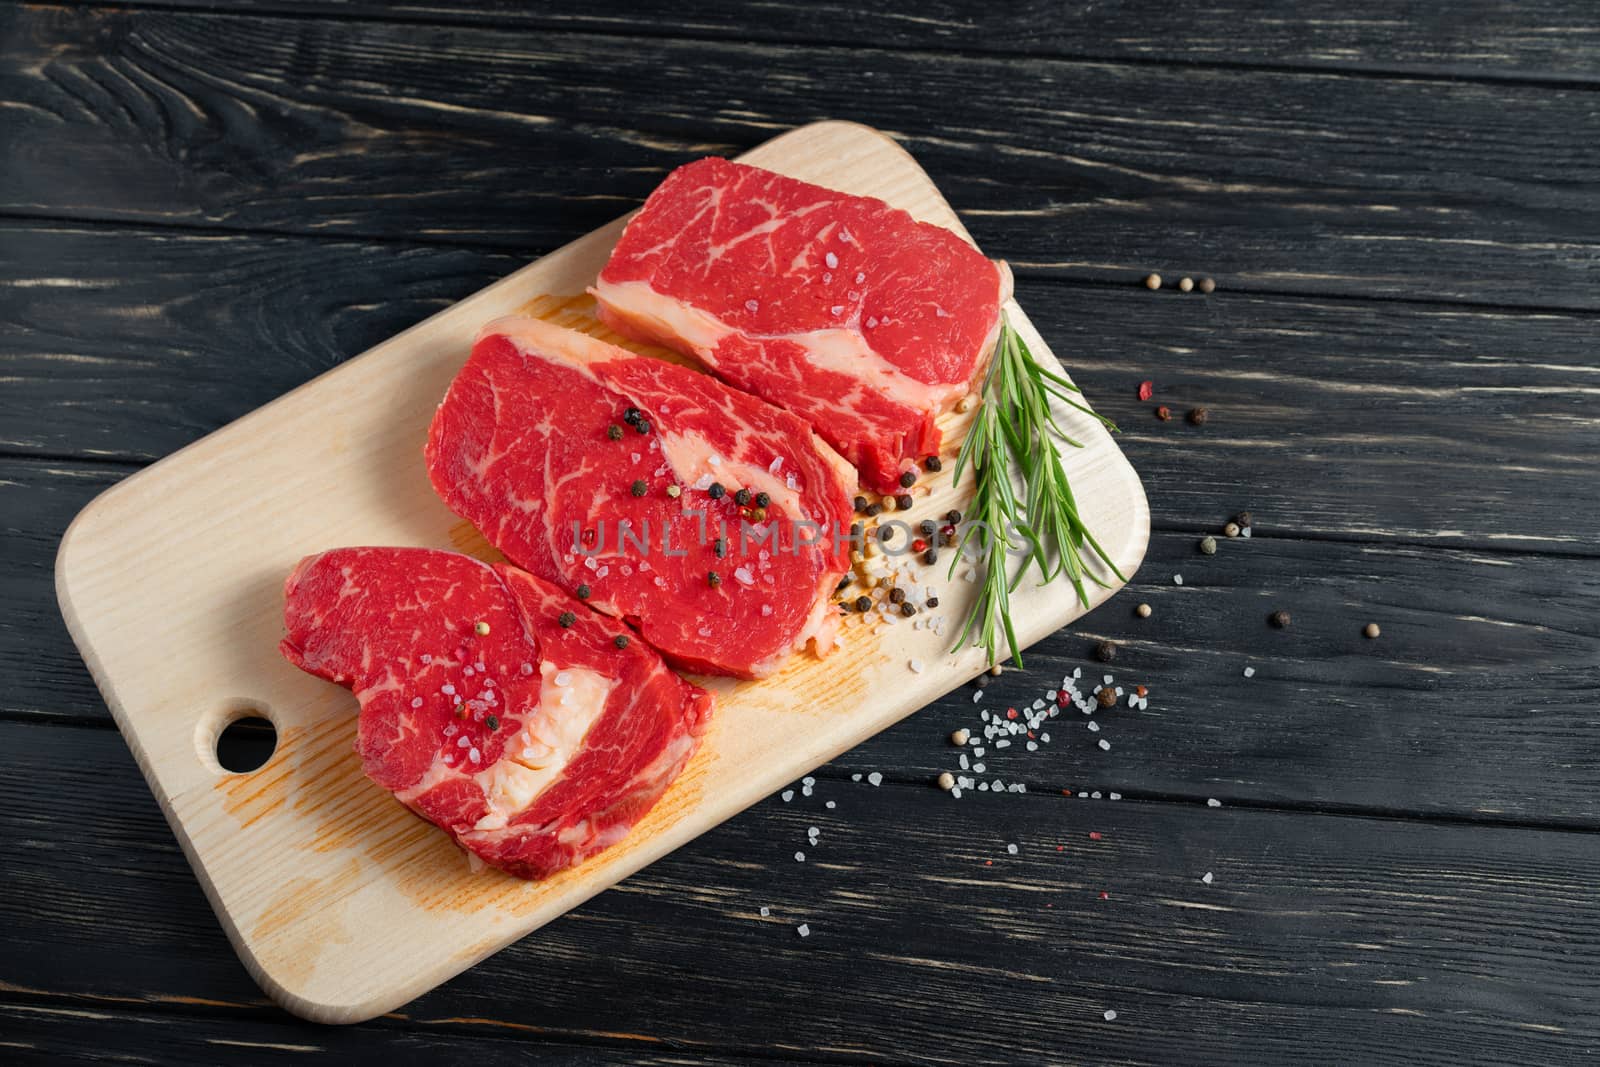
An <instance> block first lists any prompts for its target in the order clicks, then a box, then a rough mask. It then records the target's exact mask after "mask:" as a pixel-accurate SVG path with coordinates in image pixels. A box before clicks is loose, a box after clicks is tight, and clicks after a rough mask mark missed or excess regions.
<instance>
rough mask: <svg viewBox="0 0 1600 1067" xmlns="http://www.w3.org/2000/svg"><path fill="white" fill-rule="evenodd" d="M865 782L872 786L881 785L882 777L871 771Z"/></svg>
mask: <svg viewBox="0 0 1600 1067" xmlns="http://www.w3.org/2000/svg"><path fill="white" fill-rule="evenodd" d="M867 782H868V784H870V785H873V786H879V785H882V784H883V775H881V774H879V773H878V772H877V771H873V772H872V773H871V774H869V775H867Z"/></svg>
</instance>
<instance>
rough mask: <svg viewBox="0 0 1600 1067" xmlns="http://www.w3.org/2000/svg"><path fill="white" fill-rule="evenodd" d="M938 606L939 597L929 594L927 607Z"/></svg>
mask: <svg viewBox="0 0 1600 1067" xmlns="http://www.w3.org/2000/svg"><path fill="white" fill-rule="evenodd" d="M938 606H939V598H938V597H936V596H931V597H929V598H928V607H930V608H936V607H938Z"/></svg>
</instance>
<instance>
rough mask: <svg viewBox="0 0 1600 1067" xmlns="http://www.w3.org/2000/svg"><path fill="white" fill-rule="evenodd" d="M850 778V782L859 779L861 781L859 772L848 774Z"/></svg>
mask: <svg viewBox="0 0 1600 1067" xmlns="http://www.w3.org/2000/svg"><path fill="white" fill-rule="evenodd" d="M850 780H851V781H852V782H859V781H861V775H860V774H852V775H851V776H850Z"/></svg>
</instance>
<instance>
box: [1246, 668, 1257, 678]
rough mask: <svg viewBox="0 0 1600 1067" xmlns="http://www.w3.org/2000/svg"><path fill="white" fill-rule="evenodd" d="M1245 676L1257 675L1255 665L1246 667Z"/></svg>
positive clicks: (1252, 676)
mask: <svg viewBox="0 0 1600 1067" xmlns="http://www.w3.org/2000/svg"><path fill="white" fill-rule="evenodd" d="M1244 676H1245V677H1246V678H1254V677H1255V676H1256V669H1255V668H1254V667H1246V668H1245V669H1244Z"/></svg>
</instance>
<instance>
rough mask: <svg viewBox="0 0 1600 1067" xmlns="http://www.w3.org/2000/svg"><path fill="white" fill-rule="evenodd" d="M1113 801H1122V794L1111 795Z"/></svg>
mask: <svg viewBox="0 0 1600 1067" xmlns="http://www.w3.org/2000/svg"><path fill="white" fill-rule="evenodd" d="M1111 799H1112V800H1121V799H1122V794H1121V793H1112V794H1111Z"/></svg>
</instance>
